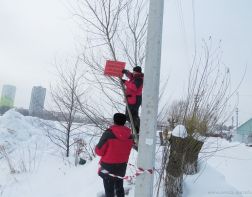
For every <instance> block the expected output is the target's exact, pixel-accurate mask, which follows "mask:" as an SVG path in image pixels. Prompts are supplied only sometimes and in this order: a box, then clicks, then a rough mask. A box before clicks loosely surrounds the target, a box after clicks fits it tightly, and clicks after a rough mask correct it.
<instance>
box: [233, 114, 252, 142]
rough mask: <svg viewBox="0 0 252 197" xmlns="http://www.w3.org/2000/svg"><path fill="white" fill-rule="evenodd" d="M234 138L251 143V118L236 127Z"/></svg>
mask: <svg viewBox="0 0 252 197" xmlns="http://www.w3.org/2000/svg"><path fill="white" fill-rule="evenodd" d="M234 140H236V141H240V142H243V143H245V144H252V118H251V119H249V120H248V121H247V122H245V123H243V124H242V125H241V126H239V127H238V128H237V129H236V133H235V138H234Z"/></svg>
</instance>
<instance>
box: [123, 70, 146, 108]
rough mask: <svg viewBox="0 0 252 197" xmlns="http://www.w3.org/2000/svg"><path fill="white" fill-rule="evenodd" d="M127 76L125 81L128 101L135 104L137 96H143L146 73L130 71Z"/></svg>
mask: <svg viewBox="0 0 252 197" xmlns="http://www.w3.org/2000/svg"><path fill="white" fill-rule="evenodd" d="M126 76H127V77H128V78H129V80H128V81H125V83H124V84H125V86H126V96H127V101H128V103H129V104H130V105H134V104H136V102H137V99H136V97H137V96H142V91H143V78H144V75H143V73H139V74H132V73H131V72H129V71H128V72H127V73H126Z"/></svg>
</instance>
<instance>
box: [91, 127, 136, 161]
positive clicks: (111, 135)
mask: <svg viewBox="0 0 252 197" xmlns="http://www.w3.org/2000/svg"><path fill="white" fill-rule="evenodd" d="M132 145H133V139H132V135H131V130H130V129H129V128H128V127H125V126H119V125H113V126H111V127H110V128H109V129H108V130H106V131H105V132H104V133H103V135H102V137H101V139H100V141H99V143H98V144H97V145H96V147H95V153H96V154H97V155H99V156H101V160H100V163H102V162H104V163H108V164H115V163H125V162H126V163H127V162H128V160H129V155H130V151H131V148H132Z"/></svg>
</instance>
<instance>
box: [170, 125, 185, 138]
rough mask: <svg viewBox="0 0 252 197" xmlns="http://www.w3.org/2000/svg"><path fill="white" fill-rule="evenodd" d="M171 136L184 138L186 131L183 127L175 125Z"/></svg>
mask: <svg viewBox="0 0 252 197" xmlns="http://www.w3.org/2000/svg"><path fill="white" fill-rule="evenodd" d="M172 135H173V136H176V137H180V138H186V137H187V131H186V128H185V127H184V126H183V125H177V126H176V127H175V128H174V129H173V131H172Z"/></svg>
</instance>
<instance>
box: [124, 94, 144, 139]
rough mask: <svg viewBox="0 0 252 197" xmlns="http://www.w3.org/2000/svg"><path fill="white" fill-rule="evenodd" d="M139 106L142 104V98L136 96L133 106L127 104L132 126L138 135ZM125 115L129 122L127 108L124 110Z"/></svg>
mask: <svg viewBox="0 0 252 197" xmlns="http://www.w3.org/2000/svg"><path fill="white" fill-rule="evenodd" d="M141 104H142V96H137V101H136V103H135V104H133V105H130V104H129V110H130V112H131V115H132V118H133V124H134V126H135V129H136V132H137V134H138V133H139V129H140V117H139V114H138V111H139V108H140V106H141ZM125 115H126V119H127V121H129V122H130V118H129V113H128V110H127V108H126V113H125Z"/></svg>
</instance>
